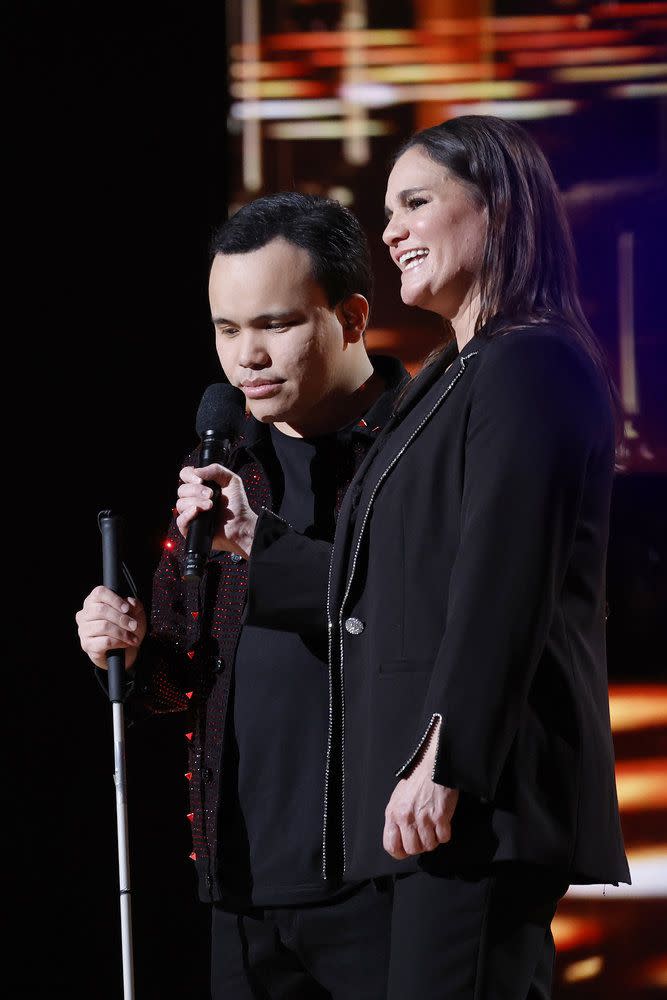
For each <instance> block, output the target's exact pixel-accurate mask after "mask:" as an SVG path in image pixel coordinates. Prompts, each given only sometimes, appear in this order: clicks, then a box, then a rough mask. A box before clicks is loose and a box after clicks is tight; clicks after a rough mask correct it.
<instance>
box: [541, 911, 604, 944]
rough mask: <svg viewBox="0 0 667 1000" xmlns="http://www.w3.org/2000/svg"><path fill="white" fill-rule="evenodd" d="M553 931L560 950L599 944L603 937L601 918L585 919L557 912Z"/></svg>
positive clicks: (552, 924)
mask: <svg viewBox="0 0 667 1000" xmlns="http://www.w3.org/2000/svg"><path fill="white" fill-rule="evenodd" d="M551 933H552V934H553V936H554V941H555V942H556V948H557V949H558V951H572V950H573V949H575V948H581V947H583V946H585V945H594V944H598V943H599V942H600V941H601V940H602V937H603V933H602V924H601V923H600V921H599V920H585V919H584V918H583V917H570V916H565V915H561V914H560V913H556V916H555V917H554V918H553V920H552V921H551Z"/></svg>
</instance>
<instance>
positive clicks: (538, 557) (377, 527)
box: [251, 326, 629, 882]
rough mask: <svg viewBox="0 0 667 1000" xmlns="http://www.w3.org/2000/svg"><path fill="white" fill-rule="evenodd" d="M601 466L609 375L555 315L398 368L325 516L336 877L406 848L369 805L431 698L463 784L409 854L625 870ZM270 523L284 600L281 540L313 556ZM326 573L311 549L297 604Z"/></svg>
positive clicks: (426, 721) (447, 864) (415, 734)
mask: <svg viewBox="0 0 667 1000" xmlns="http://www.w3.org/2000/svg"><path fill="white" fill-rule="evenodd" d="M450 363H451V366H450V367H447V366H448V365H450ZM613 466H614V428H613V420H612V416H611V412H610V405H609V394H608V390H607V387H606V385H605V383H604V380H603V379H602V377H601V376H600V375H599V373H598V372H597V370H596V369H595V367H594V366H593V364H592V362H591V361H590V360H589V358H588V357H587V355H585V353H584V352H583V351H582V350H581V349H580V348H579V347H578V346H577V345H576V343H575V342H574V340H573V338H572V337H571V336H570V335H569V334H568V333H567V332H565V331H564V330H561V329H558V328H557V327H553V326H542V327H532V328H530V329H520V330H515V331H512V332H511V333H508V334H505V335H503V336H500V337H495V338H490V339H489V338H486V337H484V336H483V335H479V336H477V337H475V338H474V339H473V340H472V341H471V342H470V343H469V344H468V345H467V346H466V347H465V348H464V350H463V351H462V353H461V355H460V356H455V357H454V360H453V361H452V354H446V355H445V356H443V358H442V359H441V360H440V361H439V362H438V363H436V364H434V365H433V366H432V367H431V368H430V369H428V370H427V371H426V372H425V373H424V374H423V375H422V376H420V377H419V378H418V379H416V380H414V382H413V383H412V385H411V386H410V387H409V389H408V391H407V394H406V396H405V397H404V400H403V403H402V406H401V408H400V410H399V412H398V413H397V415H396V416H395V418H394V419H393V420H392V421H390V423H389V424H388V425H387V427H386V428H385V431H384V432H383V434H382V435H381V437H380V438H379V439H378V441H377V443H376V445H375V447H374V448H373V449H372V450H371V452H369V454H368V456H367V458H366V460H365V461H364V463H363V464H362V466H361V468H360V469H359V470H358V472H357V474H356V476H355V478H354V479H353V481H352V484H351V486H350V488H349V490H348V492H347V494H346V497H345V499H344V501H343V504H342V507H341V510H340V513H339V518H338V523H337V528H336V537H335V542H334V547H333V553H332V559H331V564H330V573H329V579H328V581H327V591H328V596H327V616H326V617H327V622H326V625H327V627H328V630H329V634H330V671H331V691H332V705H331V717H330V731H331V737H330V748H329V766H328V768H327V775H326V778H325V783H326V785H327V789H326V797H327V802H328V810H327V812H328V816H329V820H331V817H332V816H338V817H339V818H340V824H336V823H334V824H333V827H331V824H330V839H329V841H328V843H325V862H326V853H327V849H328V854H329V856H330V857H331V856H333V855H335V854H336V849H337V848H338V847H339V846H341V845H342V848H343V852H344V866H345V874H346V876H347V877H349V878H350V879H358V878H364V877H369V876H375V875H380V874H385V873H391V872H398V871H404V870H410V868H411V867H414V864H415V863H414V861H413V860H412V859H410V860H409V861H407V862H396V861H393V860H392V859H391V858H390V857H389V856H388V855H387V854H386V853H385V852H384V850H383V848H382V829H383V823H384V809H385V806H386V804H387V802H388V800H389V797H390V795H391V792H392V790H393V788H394V786H395V784H396V781H397V779H398V777H400V776H401V775H403V774H404V773H405V771H406V770H407V769H408V767H409V766H410V764H411V763H412V761H413V760H414V758H415V755H416V754H417V752H418V750H419V748H420V747H421V744H422V742H423V739H424V736H425V734H426V733H427V731H428V729H429V727H430V725H431V722H432V720H433V719H434V718H436V717H441V718H442V727H441V737H440V745H439V749H438V756H437V762H436V766H435V771H434V778H435V780H436V781H438V782H440V783H442V784H443V785H447V786H450V787H454V788H458V789H460V791H461V796H460V800H459V805H458V808H457V812H456V815H455V818H454V827H453V836H452V841H451V843H450V844H448V845H443V846H441V847H439V848H438V849H437V850H436V851H435V852H432V853H430V854H426V855H422V856H421V857H420V859H419V864H420V865H421V866H422V867H425V868H427V869H435V870H443V871H444V870H451V869H460V868H461V867H463V866H468V865H474V866H480V865H482V866H486V865H488V864H491V863H494V862H504V861H520V862H528V863H534V864H539V865H546V866H549V867H552V868H556V869H558V870H559V871H560V872H562V873H564V874H565V875H566V876H567V878H568V879H569V881H571V882H588V881H592V882H617V881H629V871H628V866H627V861H626V858H625V853H624V848H623V840H622V835H621V829H620V822H619V815H618V804H617V798H616V788H615V780H614V756H613V747H612V740H611V730H610V724H609V705H608V693H607V674H606V661H605V559H606V546H607V534H608V519H609V504H610V495H611V485H612V476H613ZM260 520H261V519H260ZM286 531H287V534H286V535H283V536H282V538H281V541H280V543H279V544H280V546H282V548H281V549H280V551H281V552H282V554H283V556H284V557H285V561H284V563H283V573H282V576H280V574H278V575H276V574H275V571H276V564H277V562H280V560H278V561H276V559H275V558H274V559H272V560H268V562H271V563H272V569H273V572H274V575H273V590H274V593H275V592H276V590H277V589H278V584H277V582H276V581H277V580H278V579H281V580H282V583H281V584H280V586H279V589H280V592H281V603H282V605H283V607H284V605H285V604H286V603H289V591H290V586H289V579H290V576H292V577H294V575H295V572H296V570H295V565H292V566H291V568H290V566H289V558H290V556H289V550H290V546H291V547H292V550H293V551H294V552H295V553H298V555H297V556H296V559H297V564H299V562H298V561H299V560H301V562H300V566H301V571H302V572H304V573H306V574H307V573H308V570H307V568H306V558H305V555H304V552H305V549H304V546H303V540H301V541H299V539H298V538H294V539H292V540H291V541H290V537H289V529H286ZM266 537H267V533H266V531H265V530H263V529H260V532H259V537H258V539H256V543H257V549H256V551H255V549H253V555H252V556H251V589H252V579H253V560H255V559H256V566H255V569H256V577H257V579H259V578H261V577H262V572H263V566H264V565H265V563H267V560H266V553H267V551H268V550H267V549H266V548H264V544H265V543H264V542H263V541H262V539H263V538H266ZM274 542H275V538H274ZM271 544H272V543H269V545H268V548H269V549H270V547H271ZM275 551H276V550H275V549H274V554H275ZM267 579H268V578H265V579H264V584H263V594H264V600H263V601H260V602H259V603H260V604H262V605H263V608H264V610H263V611H262V610H261V609H259V615H258V617H259V621H258V622H257V623H258V624H262V623H263V624H266V623H267V622H269V621H270V619H271V612H270V610H269V609H268V605H269V603H270V601H269V598H268V595H269V592H270V590H271V587H269V586H268V583H267ZM259 589H260V590H262V587H260V588H259ZM303 589H304V588H303V587H301V591H302V597H301V601H302V603H303ZM323 589H324V581H323V579H322V573H321V560H320V569H319V575H318V573H317V572H314V573H313V576H312V582H311V587H310V592H311V594H312V607H311V609H310V612H307V613H308V614H309V620H312V618H313V615H314V614H315V608H316V606H317V603H318V601H319V602H322V601H323V596H324V595H323ZM255 610H256V611H257V610H258V609H257V606H256V608H255ZM294 610H295V618H297V619H298V615H299V614H300V613H306V612H305V610H304V608H303V607H302V608H301V609H300V610H299V609H297V608H296V607H295V609H294ZM284 621H285V619H284V617H283V624H282V627H285V625H284ZM322 624H323V625H324V622H323V623H322ZM341 824H342V832H341V831H340V829H337V830H336V832H335V834H334V835H333V836H334V837H335V840H332V839H331V829H335V828H336V827H337V826H339V825H341Z"/></svg>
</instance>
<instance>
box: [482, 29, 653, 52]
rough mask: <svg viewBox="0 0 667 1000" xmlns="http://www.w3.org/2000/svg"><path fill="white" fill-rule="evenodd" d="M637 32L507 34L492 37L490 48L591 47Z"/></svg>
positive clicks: (630, 35)
mask: <svg viewBox="0 0 667 1000" xmlns="http://www.w3.org/2000/svg"><path fill="white" fill-rule="evenodd" d="M635 35H636V32H634V31H626V30H618V31H617V30H614V29H601V30H599V31H554V32H553V34H535V35H505V36H501V37H496V38H490V39H488V40H486V41H487V44H488V46H489V48H491V49H497V50H498V51H510V50H512V49H559V48H567V47H568V46H573V45H576V46H580V47H582V48H583V47H586V48H590V47H592V46H595V45H613V44H614V43H615V42H624V41H629V40H631V39H634V38H635Z"/></svg>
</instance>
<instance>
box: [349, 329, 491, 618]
mask: <svg viewBox="0 0 667 1000" xmlns="http://www.w3.org/2000/svg"><path fill="white" fill-rule="evenodd" d="M475 339H476V338H475ZM475 354H477V350H476V345H475V344H474V343H473V341H470V343H469V344H468V345H466V348H465V349H464V351H463V352H462V354H461V355H460V356H457V355H456V354H455V355H454V358H455V360H454V361H453V362H452V361H451V355H450V356H449V358H447V357H446V356H443V359H442V360H441V361H440V360H439V361H438V362H436V363H434V364H433V366H432V367H433V369H434V370H433V371H432V372H431V371H429V372H428V374H425V375H424V377H423V378H424V381H423V383H421V384H420V385H417V386H415V385H410V387H409V388H408V391H407V392H406V394H405V396H404V397H403V399H402V400H401V403H400V406H399V407H398V410H397V412H396V413H395V414H394V415H393V416H392V418H391V419H390V420H389V421H388V423H387V425H386V426H385V428H384V429H383V431H382V433H381V434H380V435H379V437H378V439H377V441H376V442H375V444H374V446H373V447H372V448H371V450H370V451H369V453H368V454H367V455H366V457H365V458H364V461H363V462H362V464H361V465H360V467H359V469H358V470H357V472H356V474H355V476H354V479H353V480H352V482H351V483H350V486H349V487H348V490H347V492H346V494H345V497H344V499H343V503H342V505H341V508H340V512H339V515H338V520H337V527H336V535H335V538H334V546H333V552H332V559H331V567H330V580H329V594H330V598H329V618H330V619H332V618H333V617H334V608H338V609H340V607H341V606H342V604H343V603H344V600H345V598H346V597H347V591H348V590H349V583H350V581H351V579H352V576H353V575H354V569H355V561H356V554H357V552H358V549H359V546H360V541H361V536H362V533H363V531H364V528H365V526H366V521H367V519H368V515H369V512H370V510H371V508H372V505H373V502H374V499H375V495H376V493H377V491H378V490H379V488H380V486H381V485H382V483H383V482H384V480H385V479H386V477H387V476H388V475H389V474H390V473H391V471H392V469H393V468H394V466H395V465H396V464H397V462H398V461H400V458H401V456H402V455H403V453H404V451H405V450H406V448H408V447H409V446H410V444H411V443H412V441H413V440H414V439H415V438H416V437H417V436H418V435H419V432H420V431H421V429H422V427H423V426H424V425H425V424H426V423H428V421H429V420H430V419H431V417H432V416H433V415H434V414H435V413H436V412H437V411H438V410H439V409H440V407H441V406H442V405H444V403H445V401H446V400H447V398H448V396H449V394H450V392H451V391H452V390H453V389H454V387H455V385H456V384H457V382H458V381H459V380H460V379H461V378H463V377H464V376H465V371H466V368H467V365H468V359H470V358H471V357H473V356H474V355H475ZM448 365H449V366H450V367H449V369H448ZM419 381H420V382H421V379H420V380H419ZM355 509H356V516H355V517H354V518H353V515H354V514H355ZM352 523H353V524H354V527H353V529H352V530H351V531H350V526H351V524H352Z"/></svg>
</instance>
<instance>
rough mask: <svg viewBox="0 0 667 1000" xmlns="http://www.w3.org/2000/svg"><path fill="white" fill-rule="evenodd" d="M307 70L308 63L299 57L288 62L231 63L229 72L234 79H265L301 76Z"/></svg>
mask: <svg viewBox="0 0 667 1000" xmlns="http://www.w3.org/2000/svg"><path fill="white" fill-rule="evenodd" d="M307 71H308V64H307V63H305V62H303V61H302V60H300V59H299V60H296V59H293V60H291V61H290V62H286V61H281V62H278V61H276V62H259V61H257V60H252V61H246V62H235V63H232V65H231V67H230V71H229V73H230V76H231V77H232V78H233V79H234V80H266V79H269V78H271V79H273V78H275V77H285V76H286V77H290V76H303V75H304V73H306V72H307Z"/></svg>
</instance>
